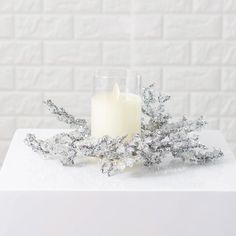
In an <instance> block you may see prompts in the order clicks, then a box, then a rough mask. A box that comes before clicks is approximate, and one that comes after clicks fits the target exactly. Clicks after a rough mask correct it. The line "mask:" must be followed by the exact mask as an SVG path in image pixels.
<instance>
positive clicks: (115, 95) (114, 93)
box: [112, 83, 120, 100]
mask: <svg viewBox="0 0 236 236" xmlns="http://www.w3.org/2000/svg"><path fill="white" fill-rule="evenodd" d="M112 96H113V98H115V99H116V100H118V99H119V97H120V88H119V85H118V84H117V83H115V84H114V86H113V90H112Z"/></svg>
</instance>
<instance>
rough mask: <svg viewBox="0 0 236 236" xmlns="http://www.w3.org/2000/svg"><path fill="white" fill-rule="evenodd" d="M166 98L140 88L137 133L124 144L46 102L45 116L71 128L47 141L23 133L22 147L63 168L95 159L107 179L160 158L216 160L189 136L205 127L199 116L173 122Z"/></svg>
mask: <svg viewBox="0 0 236 236" xmlns="http://www.w3.org/2000/svg"><path fill="white" fill-rule="evenodd" d="M169 99H170V96H166V95H162V94H159V93H157V92H156V90H155V87H154V85H150V86H149V87H147V88H144V90H143V105H142V114H143V117H142V124H141V134H136V135H134V136H133V138H132V139H131V140H129V141H127V140H126V139H125V137H117V138H111V137H109V136H104V137H102V138H99V139H95V138H93V137H91V136H90V128H89V125H88V122H87V121H86V120H85V119H76V118H75V117H74V116H73V115H71V114H68V113H67V112H66V111H65V109H64V108H58V107H57V106H56V105H55V104H54V103H53V102H52V101H51V100H48V101H46V102H45V104H46V105H47V106H48V108H49V110H50V111H51V113H52V114H54V115H55V116H56V117H57V118H58V120H60V121H63V122H65V123H66V124H68V125H69V126H70V127H71V128H74V129H75V130H73V131H71V132H69V133H60V134H57V135H55V136H53V137H52V138H49V139H47V140H40V139H37V138H36V137H35V135H33V134H28V135H27V137H26V139H25V143H26V144H27V145H28V146H30V147H31V148H32V150H33V151H35V152H37V153H38V154H40V155H42V156H43V157H44V158H46V159H59V160H60V161H61V163H62V164H63V165H67V166H68V165H69V166H74V165H77V164H79V163H80V161H81V160H84V159H86V158H89V157H96V158H98V159H99V160H100V163H101V171H102V173H105V174H107V175H108V176H110V175H112V174H114V173H116V172H120V171H123V170H124V169H126V168H127V167H133V166H134V165H137V164H138V165H141V166H144V167H148V168H156V167H158V166H159V165H160V164H161V163H162V162H163V161H164V160H165V159H168V160H169V159H170V160H171V159H179V160H181V161H182V162H190V163H196V164H205V163H208V162H210V161H212V160H214V159H218V158H220V157H222V156H223V153H222V151H221V150H217V149H214V150H209V149H208V148H207V147H206V146H205V145H204V144H201V143H200V142H199V136H198V135H196V133H194V131H199V130H201V129H202V128H203V127H204V126H205V125H206V122H205V121H204V119H203V117H200V118H199V119H197V120H193V121H191V120H188V119H187V118H186V117H185V116H184V117H183V118H182V119H181V120H179V121H177V122H173V121H172V120H171V116H170V114H169V113H167V112H166V110H165V104H166V102H167V101H168V100H169Z"/></svg>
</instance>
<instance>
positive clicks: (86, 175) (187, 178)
mask: <svg viewBox="0 0 236 236" xmlns="http://www.w3.org/2000/svg"><path fill="white" fill-rule="evenodd" d="M61 131H62V130H42V129H40V130H39V129H31V130H27V129H20V130H17V131H16V133H15V135H14V138H13V140H12V143H11V146H10V148H9V151H8V153H7V156H6V159H5V161H4V164H3V167H2V170H1V173H0V189H1V190H81V191H84V190H89V191H90V190H91V191H94V190H98V191H103V190H114V191H119V190H126V191H129V190H131V191H133V190H138V191H143V190H154V191H159V190H160V191H162V190H187V191H191V190H200V191H201V190H213V191H214V190H219V191H234V190H236V159H235V157H234V155H233V154H232V152H231V151H230V149H229V147H228V145H227V143H226V141H225V139H224V137H223V135H222V134H221V133H220V132H219V131H203V132H202V133H201V141H202V142H203V143H205V144H207V145H209V146H214V147H217V148H221V149H222V150H223V152H224V154H225V155H224V157H223V158H222V159H221V160H218V161H216V162H215V163H212V164H208V165H205V166H196V165H194V166H190V165H184V166H183V165H182V163H180V162H177V163H172V164H171V165H170V166H169V167H168V168H167V169H166V168H162V169H160V170H159V171H158V172H153V171H151V172H150V171H149V170H147V169H141V170H140V169H138V168H137V169H134V170H128V171H126V172H125V173H121V174H117V175H114V176H112V177H107V176H106V175H103V174H102V173H101V172H100V166H98V164H96V163H87V164H86V163H85V164H84V165H83V166H81V167H76V168H73V167H64V166H62V165H61V163H60V162H58V161H55V160H43V159H41V157H40V156H39V155H38V154H36V153H34V152H33V151H32V150H31V149H30V148H29V147H27V146H26V145H25V144H24V143H23V140H24V138H25V136H26V134H27V133H35V134H36V136H37V137H39V138H48V137H50V136H52V135H53V134H56V133H58V132H61ZM63 131H64V130H63Z"/></svg>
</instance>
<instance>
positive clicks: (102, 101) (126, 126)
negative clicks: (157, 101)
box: [91, 72, 141, 139]
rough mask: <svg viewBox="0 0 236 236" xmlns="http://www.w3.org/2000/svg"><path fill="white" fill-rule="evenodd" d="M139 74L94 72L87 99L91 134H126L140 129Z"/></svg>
mask: <svg viewBox="0 0 236 236" xmlns="http://www.w3.org/2000/svg"><path fill="white" fill-rule="evenodd" d="M140 92H141V77H140V76H134V75H133V74H132V73H131V72H128V73H127V75H126V76H117V75H103V74H101V73H97V74H96V75H95V76H94V81H93V97H92V100H91V135H92V136H93V137H96V138H99V137H103V136H105V135H109V136H110V137H113V138H115V137H121V136H127V138H128V139H130V138H131V137H132V136H133V135H135V134H136V133H140V130H141V96H140Z"/></svg>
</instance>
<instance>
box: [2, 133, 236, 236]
mask: <svg viewBox="0 0 236 236" xmlns="http://www.w3.org/2000/svg"><path fill="white" fill-rule="evenodd" d="M59 131H60V130H18V131H17V132H16V133H15V136H14V138H13V141H12V143H11V146H10V149H9V152H8V154H7V157H6V159H5V162H4V164H3V168H2V171H1V174H0V235H1V236H18V235H20V236H21V235H22V236H32V235H34V236H42V235H43V236H52V235H56V236H68V235H69V236H78V235H81V236H111V235H112V236H121V235H122V236H131V235H132V236H146V235H158V236H173V235H174V236H190V235H191V236H199V235H201V236H210V235H214V236H235V235H236V224H235V219H236V200H235V199H236V191H235V190H236V181H235V180H236V160H235V158H234V156H233V154H232V153H231V151H230V150H229V148H228V145H227V144H226V142H225V140H224V138H223V136H222V135H221V134H220V132H218V131H205V132H202V136H201V139H202V141H203V142H204V143H206V144H208V145H210V146H212V145H213V146H215V147H219V148H221V149H222V150H223V151H224V153H225V156H224V157H223V158H222V159H221V160H219V161H218V162H216V163H214V164H211V165H207V166H195V167H191V166H182V165H176V164H175V165H171V167H170V168H169V169H167V170H165V169H162V170H160V171H159V172H157V173H153V172H152V173H151V172H147V171H145V170H141V171H140V170H138V169H136V170H129V171H128V172H126V173H121V174H118V175H115V176H113V177H107V176H105V175H102V174H101V173H100V170H99V168H98V166H97V165H96V164H95V163H92V164H91V163H90V164H87V165H85V166H83V167H79V168H71V167H63V166H62V165H61V164H60V163H59V162H57V161H45V160H42V159H41V158H40V157H39V156H38V155H37V154H35V153H33V152H32V151H31V150H30V148H28V147H27V146H25V145H24V143H23V140H24V138H25V135H26V133H28V132H32V133H35V134H37V136H38V137H40V138H46V137H50V136H51V135H53V134H55V133H57V132H59ZM35 190H37V191H35ZM45 190H46V191H45ZM48 190H50V191H48ZM108 190H109V191H108ZM121 190H125V191H121ZM149 190H150V191H149ZM167 190H168V191H167ZM202 190H204V191H202Z"/></svg>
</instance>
